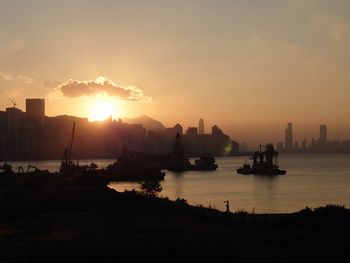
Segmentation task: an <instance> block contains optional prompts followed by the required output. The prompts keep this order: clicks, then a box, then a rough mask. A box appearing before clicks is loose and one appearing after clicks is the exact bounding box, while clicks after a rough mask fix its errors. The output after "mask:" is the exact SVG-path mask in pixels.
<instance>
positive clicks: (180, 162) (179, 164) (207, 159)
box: [167, 133, 218, 172]
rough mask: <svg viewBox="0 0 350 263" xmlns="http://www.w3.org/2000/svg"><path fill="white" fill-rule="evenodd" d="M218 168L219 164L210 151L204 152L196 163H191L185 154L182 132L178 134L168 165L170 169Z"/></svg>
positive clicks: (207, 169) (209, 169) (206, 169)
mask: <svg viewBox="0 0 350 263" xmlns="http://www.w3.org/2000/svg"><path fill="white" fill-rule="evenodd" d="M217 168H218V165H217V164H216V163H215V158H214V156H213V155H212V154H210V153H205V154H202V155H201V156H200V158H199V159H196V160H195V161H194V164H193V163H191V162H190V160H189V159H188V157H186V156H185V151H184V147H183V145H182V141H181V135H180V133H177V134H176V138H175V143H174V148H173V153H172V155H171V159H170V163H169V165H168V167H167V169H168V170H170V171H175V172H183V171H213V170H216V169H217Z"/></svg>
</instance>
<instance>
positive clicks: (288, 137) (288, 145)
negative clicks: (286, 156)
mask: <svg viewBox="0 0 350 263" xmlns="http://www.w3.org/2000/svg"><path fill="white" fill-rule="evenodd" d="M285 149H286V151H287V152H288V151H291V150H293V124H292V123H291V122H289V123H288V125H287V128H286V130H285Z"/></svg>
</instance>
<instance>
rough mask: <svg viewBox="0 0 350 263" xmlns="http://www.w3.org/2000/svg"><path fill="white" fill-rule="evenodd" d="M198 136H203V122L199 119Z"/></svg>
mask: <svg viewBox="0 0 350 263" xmlns="http://www.w3.org/2000/svg"><path fill="white" fill-rule="evenodd" d="M198 134H204V120H203V119H199V123H198Z"/></svg>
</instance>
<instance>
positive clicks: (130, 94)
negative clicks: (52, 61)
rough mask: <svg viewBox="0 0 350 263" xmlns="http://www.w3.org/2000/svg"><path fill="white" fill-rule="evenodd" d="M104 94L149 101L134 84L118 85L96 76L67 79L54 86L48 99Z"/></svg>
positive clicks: (130, 99) (124, 98) (131, 99)
mask: <svg viewBox="0 0 350 263" xmlns="http://www.w3.org/2000/svg"><path fill="white" fill-rule="evenodd" d="M95 95H105V96H110V97H116V98H119V99H121V100H126V101H151V98H150V97H147V96H145V95H144V94H143V91H142V90H141V89H139V88H138V87H135V86H126V87H124V86H119V85H116V84H115V83H114V82H113V81H111V80H109V79H107V78H105V77H98V78H97V79H96V80H86V81H80V80H72V79H71V80H68V81H67V82H66V83H63V84H61V85H59V86H58V87H56V88H54V89H53V90H52V91H51V92H50V93H49V94H48V98H49V99H57V98H59V97H67V98H78V97H84V96H95Z"/></svg>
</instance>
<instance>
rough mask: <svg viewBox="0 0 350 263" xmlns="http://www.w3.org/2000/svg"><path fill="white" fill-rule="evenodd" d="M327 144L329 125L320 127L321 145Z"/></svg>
mask: <svg viewBox="0 0 350 263" xmlns="http://www.w3.org/2000/svg"><path fill="white" fill-rule="evenodd" d="M325 142H327V125H325V124H321V125H320V143H325Z"/></svg>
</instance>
